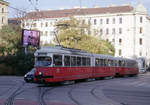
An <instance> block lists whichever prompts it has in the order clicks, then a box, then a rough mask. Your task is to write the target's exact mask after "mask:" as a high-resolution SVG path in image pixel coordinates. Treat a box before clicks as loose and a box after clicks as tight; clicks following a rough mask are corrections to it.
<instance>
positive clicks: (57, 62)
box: [53, 55, 62, 66]
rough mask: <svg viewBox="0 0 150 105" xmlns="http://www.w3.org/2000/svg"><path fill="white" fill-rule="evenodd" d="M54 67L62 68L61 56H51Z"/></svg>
mask: <svg viewBox="0 0 150 105" xmlns="http://www.w3.org/2000/svg"><path fill="white" fill-rule="evenodd" d="M53 62H54V66H62V55H53Z"/></svg>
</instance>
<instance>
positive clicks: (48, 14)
mask: <svg viewBox="0 0 150 105" xmlns="http://www.w3.org/2000/svg"><path fill="white" fill-rule="evenodd" d="M133 9H134V8H133V7H132V6H130V5H126V6H113V7H102V8H76V9H64V10H47V11H38V12H29V13H27V15H26V16H25V17H24V18H25V19H38V18H61V17H68V16H74V15H92V14H106V13H126V12H131V11H133Z"/></svg>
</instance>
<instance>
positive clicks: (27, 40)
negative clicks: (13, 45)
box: [22, 29, 40, 47]
mask: <svg viewBox="0 0 150 105" xmlns="http://www.w3.org/2000/svg"><path fill="white" fill-rule="evenodd" d="M39 44H40V31H36V30H27V29H23V30H22V45H23V46H24V47H26V46H28V45H31V46H35V47H38V46H39Z"/></svg>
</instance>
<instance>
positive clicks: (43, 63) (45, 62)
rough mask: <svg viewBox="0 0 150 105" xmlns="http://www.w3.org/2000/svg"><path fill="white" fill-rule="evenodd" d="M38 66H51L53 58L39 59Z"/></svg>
mask: <svg viewBox="0 0 150 105" xmlns="http://www.w3.org/2000/svg"><path fill="white" fill-rule="evenodd" d="M36 59H37V60H36V62H35V65H36V66H50V65H51V63H52V59H51V57H37V58H36Z"/></svg>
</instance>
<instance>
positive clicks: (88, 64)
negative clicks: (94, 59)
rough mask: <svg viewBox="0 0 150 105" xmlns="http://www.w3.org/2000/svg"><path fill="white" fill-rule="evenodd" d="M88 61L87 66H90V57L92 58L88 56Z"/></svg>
mask: <svg viewBox="0 0 150 105" xmlns="http://www.w3.org/2000/svg"><path fill="white" fill-rule="evenodd" d="M86 62H87V66H90V65H91V59H90V58H87V59H86Z"/></svg>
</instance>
